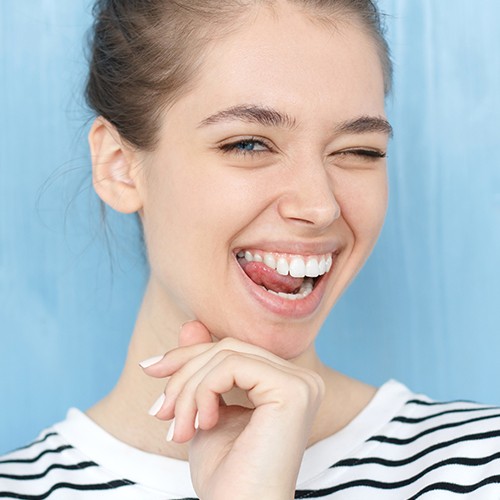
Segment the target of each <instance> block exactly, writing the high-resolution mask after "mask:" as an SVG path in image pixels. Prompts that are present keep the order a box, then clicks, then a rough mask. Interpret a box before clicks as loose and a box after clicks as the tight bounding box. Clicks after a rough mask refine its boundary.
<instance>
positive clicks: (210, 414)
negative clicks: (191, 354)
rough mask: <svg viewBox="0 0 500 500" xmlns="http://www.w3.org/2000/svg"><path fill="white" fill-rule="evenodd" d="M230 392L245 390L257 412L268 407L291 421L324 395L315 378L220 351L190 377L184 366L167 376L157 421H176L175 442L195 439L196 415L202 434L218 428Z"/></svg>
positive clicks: (292, 369) (275, 364)
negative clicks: (222, 400) (223, 400)
mask: <svg viewBox="0 0 500 500" xmlns="http://www.w3.org/2000/svg"><path fill="white" fill-rule="evenodd" d="M193 361H194V360H193ZM188 365H189V364H188ZM233 387H238V388H239V389H242V390H243V391H245V392H246V394H247V397H248V399H249V400H250V402H251V403H252V404H253V405H254V407H255V408H257V407H261V408H262V407H264V406H268V407H269V408H273V411H275V412H277V413H279V414H286V413H289V414H291V415H293V418H297V417H296V416H297V414H305V413H308V411H309V409H310V408H316V407H317V405H318V404H319V400H320V398H321V394H322V391H321V388H320V387H319V384H318V383H317V378H316V376H314V375H313V376H311V375H310V374H309V372H306V371H304V370H302V369H301V370H297V369H296V368H295V367H293V366H291V365H290V366H284V365H282V364H277V363H274V362H273V361H270V360H268V359H265V358H262V357H261V356H256V355H253V354H248V353H239V352H234V351H228V350H223V351H219V352H218V353H217V354H215V355H214V356H213V357H212V358H210V359H209V360H208V361H207V362H206V363H205V364H204V365H203V366H200V367H199V369H198V370H196V371H194V372H192V371H191V369H189V368H188V366H186V367H183V369H182V370H180V371H179V372H177V373H175V374H174V375H173V376H172V377H171V379H170V381H169V383H168V385H167V388H166V391H165V395H166V399H165V403H164V405H163V406H162V409H161V410H160V411H159V412H158V414H157V417H158V418H160V419H166V420H170V419H172V418H174V416H175V432H174V435H173V439H174V441H176V442H179V443H181V442H185V441H188V440H190V439H191V438H192V437H193V436H194V434H195V431H196V429H195V427H196V426H195V420H196V416H197V415H198V421H199V427H200V429H203V430H209V429H212V428H213V427H214V426H215V425H216V424H217V422H218V419H219V410H220V395H222V394H225V393H227V392H229V391H230V390H231V389H232V388H233Z"/></svg>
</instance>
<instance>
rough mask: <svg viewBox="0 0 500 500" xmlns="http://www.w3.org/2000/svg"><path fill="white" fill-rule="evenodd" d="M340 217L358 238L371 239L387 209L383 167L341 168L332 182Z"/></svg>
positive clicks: (373, 241)
mask: <svg viewBox="0 0 500 500" xmlns="http://www.w3.org/2000/svg"><path fill="white" fill-rule="evenodd" d="M335 184H336V186H337V188H336V190H335V191H336V197H337V201H338V203H339V205H340V209H341V213H342V217H343V219H344V220H345V222H346V223H347V225H348V226H349V228H350V230H351V231H352V233H353V235H354V237H355V238H356V240H357V241H358V242H365V241H366V242H367V243H368V244H370V245H371V246H372V245H373V244H374V243H375V240H376V239H377V237H378V235H379V233H380V230H381V229H382V225H383V223H384V218H385V213H386V210H387V199H388V186H387V174H386V170H385V169H380V170H367V171H353V172H349V171H345V172H342V173H341V174H340V175H339V176H338V178H337V179H336V182H335Z"/></svg>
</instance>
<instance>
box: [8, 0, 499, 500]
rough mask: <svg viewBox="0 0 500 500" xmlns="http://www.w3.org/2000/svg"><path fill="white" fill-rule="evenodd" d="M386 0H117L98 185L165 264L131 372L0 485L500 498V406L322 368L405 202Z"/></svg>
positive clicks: (211, 494)
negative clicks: (393, 117)
mask: <svg viewBox="0 0 500 500" xmlns="http://www.w3.org/2000/svg"><path fill="white" fill-rule="evenodd" d="M390 84H391V65H390V60H389V56H388V50H387V46H386V43H385V41H384V39H383V36H382V34H381V30H380V25H379V17H378V13H377V10H376V8H375V6H374V4H373V3H372V2H371V1H369V0H324V1H321V0H316V1H306V0H303V1H299V0H296V1H288V0H276V1H266V2H263V1H262V2H261V1H248V2H236V1H221V0H217V1H215V0H213V1H212V0H204V1H202V0H200V1H197V0H190V1H181V0H177V1H165V0H162V1H159V0H149V1H144V0H101V1H98V2H97V4H96V24H95V35H94V42H93V57H92V63H91V68H90V76H89V81H88V86H87V98H88V102H89V104H90V106H91V107H92V108H93V109H94V110H95V112H96V116H97V118H96V120H95V122H94V124H93V126H92V129H91V131H90V135H89V140H90V147H91V153H92V159H93V180H94V187H95V190H96V191H97V193H98V195H99V196H100V197H101V199H102V200H103V201H104V202H105V203H107V204H108V205H109V206H111V207H112V208H114V209H115V210H118V211H120V212H123V213H138V214H139V216H140V220H141V223H142V227H143V231H144V239H145V243H146V247H147V255H148V261H149V265H150V278H149V283H148V287H147V290H146V293H145V296H144V300H143V303H142V307H141V310H140V312H139V315H138V318H137V322H136V326H135V329H134V332H133V336H132V339H131V343H130V348H129V354H128V358H127V361H126V364H125V366H124V369H123V373H122V375H121V377H120V380H119V382H118V383H117V385H116V387H115V388H114V390H113V391H112V392H111V393H110V394H109V395H108V396H107V397H106V398H104V399H103V400H102V401H100V402H98V403H97V404H96V405H95V406H94V407H92V408H91V409H90V410H88V411H87V412H86V413H82V412H80V411H79V410H76V409H72V410H70V412H69V414H68V417H67V419H66V420H65V421H63V422H61V423H59V424H56V425H55V426H53V427H52V428H50V429H48V430H46V431H44V432H43V433H42V434H41V436H40V437H39V439H38V440H37V441H36V442H35V443H33V444H31V445H30V446H28V447H26V448H24V449H21V450H18V451H15V452H13V453H12V454H10V455H8V456H5V457H3V458H2V459H0V497H5V498H9V497H10V498H47V497H50V498H90V497H92V496H94V497H95V498H103V499H112V498H115V499H127V498H130V499H138V498H140V499H180V498H195V497H199V498H201V499H203V500H208V499H215V500H223V499H238V500H240V499H241V500H243V499H255V498H264V499H269V500H278V499H291V498H294V497H295V498H320V497H321V498H342V499H359V498H384V499H387V498H393V499H401V498H421V497H422V498H450V497H453V496H455V495H456V496H463V494H467V495H468V497H469V498H481V499H484V498H498V497H499V496H500V462H499V460H500V452H499V450H500V426H499V423H500V410H498V409H496V408H490V407H482V406H478V405H473V404H470V403H449V404H438V403H433V402H431V401H430V400H428V399H427V398H425V397H421V396H419V397H417V396H415V395H413V394H412V393H411V392H410V391H409V390H408V389H406V388H405V387H404V386H402V385H400V384H399V383H396V382H389V383H387V384H385V385H384V386H382V387H381V388H379V389H378V390H377V389H375V388H374V387H370V386H367V385H365V384H363V383H361V382H358V381H356V380H353V379H350V378H348V377H346V376H344V375H342V374H340V373H338V372H336V371H334V370H333V369H331V368H329V367H327V366H325V365H323V364H322V363H321V361H320V360H319V358H318V356H317V353H316V351H315V347H314V339H315V337H316V335H317V333H318V330H319V328H320V326H321V324H322V323H323V321H324V320H325V318H326V316H327V314H328V312H329V311H330V309H331V308H332V306H333V305H334V304H335V302H336V301H337V299H338V298H339V296H340V295H341V293H342V292H343V291H344V290H345V289H346V287H347V286H348V284H349V283H350V282H351V280H352V279H353V278H354V277H355V275H356V273H357V272H358V271H359V269H360V268H361V267H362V265H363V263H364V262H365V260H366V258H367V257H368V255H369V254H370V252H371V250H372V248H373V246H374V244H375V241H376V239H377V236H378V234H379V232H380V229H381V227H382V223H383V220H384V214H385V210H386V203H387V175H386V164H385V154H386V148H387V142H388V139H389V137H390V135H391V126H390V124H389V123H388V121H387V119H386V117H385V112H384V98H385V95H386V94H387V92H388V90H389V88H390Z"/></svg>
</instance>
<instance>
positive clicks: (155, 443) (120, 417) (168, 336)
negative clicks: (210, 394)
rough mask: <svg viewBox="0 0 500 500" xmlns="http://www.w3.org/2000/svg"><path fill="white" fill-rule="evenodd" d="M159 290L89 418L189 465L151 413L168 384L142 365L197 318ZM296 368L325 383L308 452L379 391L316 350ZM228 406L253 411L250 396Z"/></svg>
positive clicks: (151, 288)
mask: <svg viewBox="0 0 500 500" xmlns="http://www.w3.org/2000/svg"><path fill="white" fill-rule="evenodd" d="M156 288H157V285H155V283H154V282H152V281H150V282H149V284H148V287H147V290H146V293H145V296H144V300H143V303H142V305H141V308H140V311H139V315H138V318H137V322H136V325H135V328H134V332H133V335H132V339H131V342H130V346H129V351H128V355H127V359H126V362H125V366H124V369H123V371H122V373H121V375H120V378H119V380H118V383H117V384H116V386H115V387H114V389H113V390H112V391H111V392H110V393H109V394H108V395H107V396H106V397H105V398H104V399H102V400H101V401H99V402H98V403H97V404H96V405H95V406H93V407H92V408H90V409H89V410H88V411H87V415H88V416H89V417H90V418H91V419H92V420H94V421H95V422H96V423H97V424H98V425H100V426H101V427H102V428H103V429H104V430H106V431H107V432H109V433H110V434H111V435H113V436H115V437H116V438H117V439H119V440H120V441H123V442H125V443H127V444H129V445H131V446H133V447H135V448H138V449H140V450H143V451H147V452H150V453H156V454H160V455H164V456H169V457H172V458H178V459H181V460H187V457H188V446H189V444H188V443H186V444H177V443H171V442H170V443H169V442H167V441H166V439H165V436H166V433H167V430H168V423H166V422H164V421H159V420H157V419H156V418H154V417H151V416H149V415H148V410H149V408H150V407H151V405H152V404H153V402H154V401H155V400H156V399H157V398H158V396H159V395H160V394H161V393H162V392H163V390H164V388H165V385H166V380H164V379H153V378H151V377H148V376H147V375H145V374H144V373H143V371H142V369H141V368H140V366H139V362H140V361H142V360H144V359H147V358H149V357H152V356H156V355H158V354H163V353H165V352H166V351H168V350H170V349H173V348H175V347H177V337H178V332H179V330H180V327H181V325H182V324H183V323H184V322H186V321H189V320H190V319H193V318H190V317H188V315H184V316H183V315H180V314H179V313H178V312H177V311H173V310H169V309H168V307H165V304H164V303H161V304H160V301H159V300H158V299H157V297H158V296H159V290H157V289H156ZM160 325H161V326H160ZM294 363H296V364H300V366H302V367H304V368H308V369H311V370H314V371H316V372H317V373H319V374H320V375H321V376H322V377H323V379H324V381H325V383H326V395H325V399H324V401H323V404H322V405H321V407H320V409H319V411H318V414H317V418H316V421H315V424H314V426H313V431H312V433H311V436H310V439H309V443H308V445H309V446H310V445H311V444H314V443H315V442H317V441H319V440H321V439H323V438H325V437H326V436H328V435H331V434H333V433H335V432H337V431H338V430H340V429H341V428H342V427H344V426H345V425H347V423H349V422H350V421H351V420H352V418H354V416H356V415H357V414H358V413H359V412H360V411H361V410H362V409H363V408H364V406H366V404H367V403H368V402H369V400H370V399H371V398H372V397H373V395H374V393H375V389H374V388H372V387H369V386H366V385H365V384H362V383H361V382H358V381H355V380H353V379H350V378H348V377H346V376H344V375H342V374H340V373H338V372H335V371H333V370H331V369H329V368H328V367H326V366H325V365H324V364H323V363H321V361H320V360H319V358H318V357H317V355H316V353H315V351H314V348H311V349H310V350H308V351H307V352H305V353H304V354H303V355H302V356H301V357H300V358H299V359H297V360H294ZM224 400H225V402H226V403H227V404H239V405H242V406H248V405H249V403H248V400H247V399H246V397H245V395H244V394H243V393H242V392H241V391H239V390H237V389H236V390H233V391H231V392H230V393H228V394H225V395H224Z"/></svg>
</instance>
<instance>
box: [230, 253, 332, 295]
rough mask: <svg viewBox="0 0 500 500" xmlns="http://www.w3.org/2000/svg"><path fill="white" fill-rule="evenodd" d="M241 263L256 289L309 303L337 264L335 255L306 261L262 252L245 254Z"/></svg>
mask: <svg viewBox="0 0 500 500" xmlns="http://www.w3.org/2000/svg"><path fill="white" fill-rule="evenodd" d="M237 260H238V263H239V265H240V266H241V267H242V268H243V270H244V271H245V273H246V275H247V276H248V278H250V279H251V280H252V281H253V282H254V283H255V284H256V285H259V286H260V287H261V288H263V289H264V290H266V291H267V292H269V293H270V294H274V295H278V296H280V297H282V298H284V299H287V300H302V299H305V298H306V297H307V296H308V295H310V294H311V293H312V291H313V290H314V288H315V287H316V286H317V284H318V283H319V282H320V281H321V280H322V278H323V276H325V275H326V274H327V273H328V272H329V271H330V269H331V267H332V264H333V257H332V254H323V255H309V256H307V257H305V256H302V255H293V254H282V253H274V252H262V251H258V250H241V251H239V252H238V254H237Z"/></svg>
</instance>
